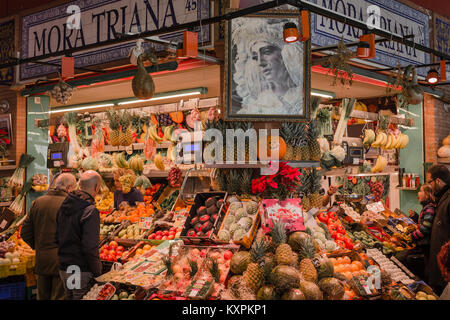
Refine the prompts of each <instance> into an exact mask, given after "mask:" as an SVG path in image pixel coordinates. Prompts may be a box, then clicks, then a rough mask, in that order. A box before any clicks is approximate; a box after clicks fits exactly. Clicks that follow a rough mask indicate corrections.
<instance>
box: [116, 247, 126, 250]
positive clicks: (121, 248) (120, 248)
mask: <svg viewBox="0 0 450 320" xmlns="http://www.w3.org/2000/svg"><path fill="white" fill-rule="evenodd" d="M124 250H125V248H124V247H122V246H118V247H117V251H124Z"/></svg>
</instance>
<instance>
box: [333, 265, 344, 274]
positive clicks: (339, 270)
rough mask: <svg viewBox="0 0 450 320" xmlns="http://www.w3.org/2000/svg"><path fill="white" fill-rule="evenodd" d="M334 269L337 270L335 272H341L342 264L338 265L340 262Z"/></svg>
mask: <svg viewBox="0 0 450 320" xmlns="http://www.w3.org/2000/svg"><path fill="white" fill-rule="evenodd" d="M334 271H335V272H337V273H342V272H343V270H342V265H340V264H338V265H336V266H335V267H334Z"/></svg>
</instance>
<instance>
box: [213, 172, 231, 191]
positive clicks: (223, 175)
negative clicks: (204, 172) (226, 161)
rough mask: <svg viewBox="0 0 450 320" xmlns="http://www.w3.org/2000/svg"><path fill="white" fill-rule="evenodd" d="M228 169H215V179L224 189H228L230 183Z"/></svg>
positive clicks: (221, 188)
mask: <svg viewBox="0 0 450 320" xmlns="http://www.w3.org/2000/svg"><path fill="white" fill-rule="evenodd" d="M228 174H229V173H228V171H227V170H224V169H215V172H214V180H215V181H216V183H217V185H218V186H219V189H220V190H222V191H225V190H227V185H228Z"/></svg>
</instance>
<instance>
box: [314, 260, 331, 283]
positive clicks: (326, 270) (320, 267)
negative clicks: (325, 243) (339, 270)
mask: <svg viewBox="0 0 450 320" xmlns="http://www.w3.org/2000/svg"><path fill="white" fill-rule="evenodd" d="M312 260H313V263H314V266H315V267H316V270H317V277H318V278H319V279H322V278H328V277H332V276H333V274H334V266H333V263H332V262H331V261H330V259H328V258H327V257H324V256H321V255H319V254H317V255H316V256H315V257H314V258H313V259H312Z"/></svg>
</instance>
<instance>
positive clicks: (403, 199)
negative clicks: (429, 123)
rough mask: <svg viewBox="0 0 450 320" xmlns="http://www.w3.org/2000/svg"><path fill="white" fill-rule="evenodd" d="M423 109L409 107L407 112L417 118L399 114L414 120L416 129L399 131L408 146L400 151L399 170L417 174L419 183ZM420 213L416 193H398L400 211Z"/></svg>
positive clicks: (421, 172)
mask: <svg viewBox="0 0 450 320" xmlns="http://www.w3.org/2000/svg"><path fill="white" fill-rule="evenodd" d="M422 109H423V107H422V104H418V105H409V111H410V112H412V113H414V114H416V115H419V117H415V116H412V115H410V114H408V113H405V112H403V111H401V110H400V111H399V113H400V114H405V115H406V116H407V117H408V118H411V117H412V118H414V127H415V128H417V129H401V131H402V132H403V133H404V134H407V135H408V136H409V144H408V145H407V146H406V147H405V148H404V149H400V168H405V172H406V173H414V174H419V176H420V182H421V183H423V181H424V178H423V163H424V158H423V153H424V151H423V121H422V119H423V110H422ZM410 209H411V210H415V211H416V212H420V210H421V205H420V204H419V202H418V200H417V191H400V210H402V211H403V212H404V213H406V214H407V213H408V211H409V210H410Z"/></svg>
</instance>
